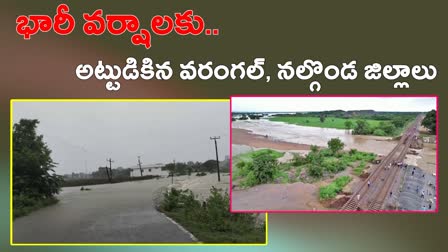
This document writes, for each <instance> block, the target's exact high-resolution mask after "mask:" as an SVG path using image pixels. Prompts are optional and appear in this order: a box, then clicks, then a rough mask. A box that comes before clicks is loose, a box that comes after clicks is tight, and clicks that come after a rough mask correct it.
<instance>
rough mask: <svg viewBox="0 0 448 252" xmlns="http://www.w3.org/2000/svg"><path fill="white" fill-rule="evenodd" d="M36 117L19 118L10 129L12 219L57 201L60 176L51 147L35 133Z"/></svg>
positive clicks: (37, 122) (60, 181) (60, 182)
mask: <svg viewBox="0 0 448 252" xmlns="http://www.w3.org/2000/svg"><path fill="white" fill-rule="evenodd" d="M38 124H39V121H38V120H29V119H21V120H20V121H19V123H16V124H14V128H13V175H12V176H13V213H14V218H16V217H19V216H22V215H26V214H28V213H29V212H31V211H33V210H35V209H38V208H41V207H44V206H47V205H50V204H54V203H56V202H57V199H56V198H55V195H56V194H58V193H59V191H60V188H61V184H62V177H61V176H59V175H56V174H55V171H54V168H55V167H56V163H54V162H53V160H52V158H51V150H50V149H49V148H48V146H47V144H46V143H45V142H44V141H43V136H42V135H37V133H36V128H37V125H38Z"/></svg>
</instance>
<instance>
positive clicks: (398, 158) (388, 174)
mask: <svg viewBox="0 0 448 252" xmlns="http://www.w3.org/2000/svg"><path fill="white" fill-rule="evenodd" d="M422 119H423V118H422V116H418V117H417V119H416V120H415V121H414V123H412V124H411V126H409V127H408V128H407V129H406V131H405V132H404V133H403V135H402V137H401V139H400V141H399V142H398V144H397V145H396V146H395V147H394V149H392V151H391V152H390V153H389V154H388V155H387V156H386V157H385V158H384V159H383V160H382V161H381V163H380V164H379V165H378V166H377V167H376V168H375V170H374V171H373V172H372V173H371V174H370V175H369V177H368V178H367V179H366V180H365V181H364V182H363V183H362V184H361V186H360V187H358V189H357V190H355V192H354V193H353V195H352V196H351V197H350V199H349V200H348V201H347V202H346V203H345V204H344V205H343V206H342V207H341V210H345V211H353V210H381V209H383V208H384V202H385V199H386V197H387V196H388V195H389V194H390V192H391V188H392V185H393V184H394V183H396V182H398V180H399V179H400V178H399V176H398V175H399V174H400V169H401V168H400V167H399V166H398V165H397V163H399V162H403V160H404V158H405V156H406V153H407V152H408V149H409V146H410V145H411V142H412V141H413V139H414V138H415V136H417V134H418V127H419V126H420V123H421V121H422ZM358 195H359V196H358ZM358 197H359V199H358Z"/></svg>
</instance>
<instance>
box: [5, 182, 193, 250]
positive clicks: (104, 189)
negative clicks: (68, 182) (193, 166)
mask: <svg viewBox="0 0 448 252" xmlns="http://www.w3.org/2000/svg"><path fill="white" fill-rule="evenodd" d="M170 180H171V179H166V178H164V179H158V180H155V179H154V180H144V181H134V182H125V183H117V184H105V185H95V186H88V188H90V189H91V190H90V191H81V190H80V187H68V188H63V191H62V192H61V194H60V195H59V196H58V198H59V200H60V201H59V203H57V204H55V205H52V206H49V207H46V208H43V209H39V210H37V211H35V212H33V213H31V214H30V215H28V216H24V217H20V218H18V219H16V220H14V224H13V225H14V226H13V234H14V236H13V241H14V243H155V242H157V243H164V242H169V243H173V242H194V240H193V237H192V236H191V235H190V234H189V233H187V232H186V231H184V230H182V229H181V227H180V226H178V225H177V224H176V223H173V222H172V221H171V220H169V219H168V218H167V217H166V216H165V215H164V214H162V213H160V212H158V211H157V210H156V208H155V204H154V202H153V197H154V194H156V193H157V190H159V189H160V188H161V187H163V186H167V185H169V183H170Z"/></svg>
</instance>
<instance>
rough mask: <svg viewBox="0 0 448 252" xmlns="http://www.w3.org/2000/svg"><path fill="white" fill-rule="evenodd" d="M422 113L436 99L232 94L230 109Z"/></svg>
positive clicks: (428, 109)
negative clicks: (237, 95)
mask: <svg viewBox="0 0 448 252" xmlns="http://www.w3.org/2000/svg"><path fill="white" fill-rule="evenodd" d="M339 109H341V110H365V109H371V110H376V111H415V112H426V111H430V110H432V109H436V98H426V97H421V98H419V97H412V98H411V97H381V98H371V97H234V98H232V111H233V112H296V111H324V110H339Z"/></svg>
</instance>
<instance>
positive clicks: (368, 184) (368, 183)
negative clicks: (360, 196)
mask: <svg viewBox="0 0 448 252" xmlns="http://www.w3.org/2000/svg"><path fill="white" fill-rule="evenodd" d="M367 187H368V188H370V180H369V181H367Z"/></svg>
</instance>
